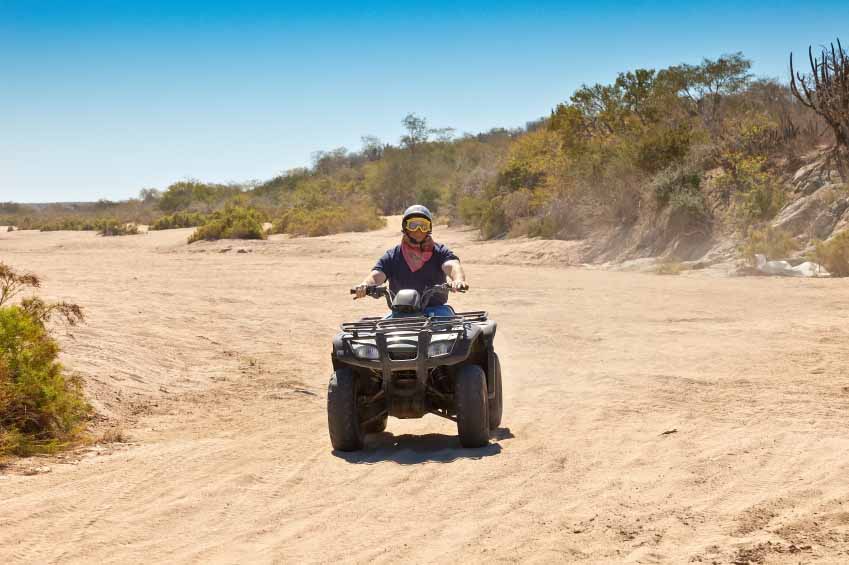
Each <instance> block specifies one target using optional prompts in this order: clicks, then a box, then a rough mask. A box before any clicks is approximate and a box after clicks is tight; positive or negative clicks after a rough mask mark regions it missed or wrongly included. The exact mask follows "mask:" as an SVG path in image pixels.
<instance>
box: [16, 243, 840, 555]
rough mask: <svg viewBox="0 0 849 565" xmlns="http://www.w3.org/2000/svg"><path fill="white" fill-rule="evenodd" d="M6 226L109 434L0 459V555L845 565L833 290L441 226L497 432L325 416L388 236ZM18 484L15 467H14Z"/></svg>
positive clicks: (816, 283) (368, 305)
mask: <svg viewBox="0 0 849 565" xmlns="http://www.w3.org/2000/svg"><path fill="white" fill-rule="evenodd" d="M190 231H191V230H170V231H165V232H151V233H147V234H143V235H137V236H129V237H111V238H103V237H97V236H95V235H94V234H92V233H73V232H54V233H36V232H27V231H24V232H12V233H0V260H2V261H4V262H7V263H9V264H11V265H13V266H14V267H16V268H20V269H24V270H31V271H33V272H36V273H38V274H40V275H42V276H43V278H44V280H45V284H44V288H43V289H42V292H41V294H42V296H45V297H47V298H51V299H63V300H70V301H73V302H77V303H79V304H81V305H83V306H85V308H86V312H87V314H88V321H87V323H86V324H85V325H83V326H81V327H79V328H75V329H73V330H72V331H71V332H66V331H60V332H59V335H60V341H61V344H62V347H63V350H64V351H63V362H64V363H65V364H66V366H67V367H68V368H69V369H70V370H73V371H77V372H79V373H80V374H82V375H83V376H84V378H85V380H86V383H87V390H88V391H89V394H90V396H91V397H92V399H93V400H92V401H93V403H94V404H95V406H96V407H97V409H98V411H99V412H100V414H101V415H102V417H101V419H100V420H98V422H96V424H97V425H99V426H101V427H103V426H120V429H121V430H122V432H123V434H124V435H126V436H127V438H128V440H127V442H126V443H113V444H108V445H105V446H94V447H86V448H82V449H79V450H76V451H74V452H72V453H69V454H65V455H62V456H60V457H56V456H54V457H46V458H31V459H27V460H23V461H22V462H18V463H16V464H14V465H12V466H10V467H8V468H7V469H6V470H5V471H0V473H2V474H0V563H34V562H39V563H52V562H55V563H139V562H144V563H164V562H167V563H307V562H309V563H312V562H318V563H324V562H327V563H330V562H337V561H344V562H352V563H372V562H377V563H392V562H415V563H431V562H438V563H444V562H464V563H476V562H486V563H491V562H532V563H552V562H564V563H689V562H696V563H699V562H701V563H747V562H751V563H782V564H783V563H787V564H789V563H794V564H795V563H799V562H804V563H810V562H821V563H846V562H849V481H847V476H849V432H847V428H849V376H847V372H846V364H847V360H849V341H848V340H847V338H849V286H847V283H846V281H845V280H837V279H835V280H831V279H829V280H797V279H782V278H775V279H772V278H717V277H716V276H708V275H707V274H705V273H698V272H694V273H686V274H684V275H681V276H667V277H664V276H657V275H653V274H641V273H630V272H628V273H626V272H613V271H606V270H598V269H582V268H577V267H570V266H569V263H570V258H571V257H573V256H577V254H573V253H572V251H573V250H574V249H577V247H576V245H578V244H572V243H569V242H558V243H557V244H554V245H547V244H546V243H545V242H539V241H533V240H523V241H500V242H485V243H484V242H478V241H476V240H475V233H474V232H472V231H469V230H462V229H455V228H446V227H441V228H439V229H438V231H437V233H436V234H435V235H436V238H437V240H438V241H443V242H445V243H448V244H449V245H450V246H451V247H452V248H454V250H455V251H456V252H457V253H458V255H459V256H460V257H461V259H462V260H463V262H464V264H465V265H466V269H467V271H468V276H469V281H470V283H471V286H472V289H471V291H470V292H469V293H468V294H466V295H462V296H455V297H452V303H453V304H454V305H455V307H457V308H458V309H470V310H471V309H487V310H489V312H490V314H491V316H492V317H493V318H495V319H496V320H498V322H499V331H498V336H497V338H496V347H497V350H498V351H499V354H500V356H501V359H502V365H503V373H504V393H505V410H504V420H503V427H502V428H501V429H499V430H497V432H496V433H495V436H494V438H493V441H492V444H491V445H490V446H489V447H486V448H482V449H474V450H465V449H461V448H459V444H458V441H457V439H456V429H455V427H454V425H453V424H452V423H451V422H449V421H447V420H442V419H440V418H437V417H436V416H428V417H426V418H424V419H421V420H405V421H401V420H397V419H394V418H390V420H389V427H388V432H387V433H384V434H380V435H376V436H370V438H369V440H368V442H367V446H366V449H365V450H364V451H362V452H359V453H354V454H336V453H333V452H332V451H331V448H330V442H329V439H328V436H327V428H326V413H325V402H326V386H327V380H328V377H329V373H330V361H329V353H330V340H331V337H332V335H333V334H334V333H335V331H336V328H337V327H338V325H339V323H341V322H343V321H347V320H352V319H355V318H356V317H358V316H362V315H366V314H377V313H380V312H382V310H383V308H382V305H381V303H380V302H377V301H374V300H370V299H369V300H361V301H357V302H354V301H352V300H351V299H350V296H349V294H348V288H349V287H350V286H351V285H353V284H354V283H356V282H358V281H359V280H361V279H362V277H363V276H364V275H365V273H366V272H367V271H368V270H369V268H370V267H371V265H372V264H373V263H374V261H375V260H376V258H377V257H378V256H379V254H380V253H381V252H382V251H383V250H384V249H385V248H387V247H389V246H391V245H394V243H395V242H396V239H397V234H396V231H395V229H394V226H393V227H391V228H387V229H386V230H383V231H380V232H374V233H369V234H340V235H335V236H330V237H323V238H310V239H307V238H304V239H294V238H288V237H286V236H273V237H272V238H271V239H270V240H268V241H257V242H241V241H226V242H215V243H197V244H193V245H191V246H188V245H186V244H185V240H186V238H187V236H188V234H189V232H190ZM27 469H30V471H29V472H31V473H32V474H24V473H25V471H26V470H27Z"/></svg>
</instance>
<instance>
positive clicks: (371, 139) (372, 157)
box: [360, 135, 384, 161]
mask: <svg viewBox="0 0 849 565" xmlns="http://www.w3.org/2000/svg"><path fill="white" fill-rule="evenodd" d="M360 141H362V143H363V148H362V150H361V151H360V153H361V154H362V156H363V157H365V159H366V161H379V160H380V158H381V157H383V150H384V147H383V142H381V141H380V139H378V138H377V137H375V136H373V135H364V136H362V137H361V138H360Z"/></svg>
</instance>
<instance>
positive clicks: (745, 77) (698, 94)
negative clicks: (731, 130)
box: [657, 53, 752, 131]
mask: <svg viewBox="0 0 849 565" xmlns="http://www.w3.org/2000/svg"><path fill="white" fill-rule="evenodd" d="M751 67H752V62H751V61H750V60H748V59H746V58H745V57H744V56H743V54H742V53H732V54H730V55H722V56H721V57H719V58H718V59H716V60H711V59H703V60H702V63H701V64H700V65H687V64H683V65H677V66H674V67H669V68H668V69H664V70H662V71H660V72H659V73H658V75H657V80H658V81H660V82H661V83H663V84H664V85H666V86H668V87H671V88H672V89H674V90H675V91H676V92H678V94H679V95H680V96H681V97H683V98H684V99H685V100H687V101H689V102H690V103H691V107H692V109H691V113H692V114H693V115H697V116H701V117H702V119H703V120H704V123H705V125H706V126H707V127H708V128H710V129H711V130H714V131H715V130H716V129H717V128H718V126H719V119H718V118H719V109H720V104H721V102H722V99H723V97H725V96H728V95H731V94H737V93H738V92H740V91H742V90H744V89H745V88H746V87H747V86H748V84H749V82H750V81H751V80H752V75H751V73H749V69H750V68H751Z"/></svg>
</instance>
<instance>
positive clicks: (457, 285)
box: [451, 281, 469, 292]
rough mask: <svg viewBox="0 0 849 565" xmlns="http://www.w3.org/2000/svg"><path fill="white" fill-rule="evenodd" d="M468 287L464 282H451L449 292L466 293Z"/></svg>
mask: <svg viewBox="0 0 849 565" xmlns="http://www.w3.org/2000/svg"><path fill="white" fill-rule="evenodd" d="M467 290H469V285H468V284H467V283H466V281H451V292H466V291H467Z"/></svg>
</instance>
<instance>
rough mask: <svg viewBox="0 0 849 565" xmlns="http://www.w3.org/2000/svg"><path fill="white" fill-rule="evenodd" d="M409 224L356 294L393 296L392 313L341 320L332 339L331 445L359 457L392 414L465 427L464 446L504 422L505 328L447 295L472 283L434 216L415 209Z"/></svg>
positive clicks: (483, 439)
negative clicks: (443, 241) (499, 334)
mask: <svg viewBox="0 0 849 565" xmlns="http://www.w3.org/2000/svg"><path fill="white" fill-rule="evenodd" d="M401 227H402V230H403V234H404V236H403V239H402V240H401V245H398V246H396V247H394V248H392V249H390V250H388V251H387V252H386V253H385V254H384V255H383V257H381V258H380V260H379V261H378V262H377V265H375V266H374V269H372V271H371V273H370V274H369V275H368V277H366V279H365V280H364V281H363V282H362V284H360V285H359V286H357V287H355V288H352V289H351V294H353V295H355V298H363V297H365V296H371V297H372V298H377V299H380V298H385V299H386V303H387V305H388V306H389V308H390V310H391V312H390V314H389V315H387V316H384V317H364V318H361V319H359V320H357V321H355V322H347V323H343V324H342V325H341V326H340V328H339V329H340V331H339V333H337V334H336V335H335V336H334V338H333V349H332V352H331V361H332V363H333V373H332V374H331V376H330V383H329V385H328V389H327V425H328V431H329V432H330V443H331V444H332V445H333V448H334V449H337V450H339V451H355V450H357V449H362V448H363V446H364V440H365V435H366V434H368V433H379V432H382V431H384V430H385V429H386V423H387V419H388V418H389V416H392V417H394V418H401V419H408V418H422V417H423V416H424V415H425V414H435V415H437V416H440V417H442V418H447V419H448V420H451V421H453V422H456V423H457V435H458V436H459V439H460V445H462V446H463V447H483V446H485V445H486V444H487V443H489V437H490V432H491V431H492V430H494V429H496V428H498V426H499V425H500V424H501V412H502V398H501V364H500V362H499V359H498V354H496V353H495V345H494V343H493V342H494V340H495V331H496V327H497V324H496V323H495V320H490V319H489V317H488V315H487V313H486V312H484V311H472V312H459V313H457V312H454V309H453V308H451V307H450V306H448V305H447V304H446V301H447V298H448V293H449V291H454V292H458V291H461V292H462V291H465V290H466V289H468V285H467V284H466V277H465V276H464V273H463V269H462V268H461V267H460V260H459V259H458V258H457V256H456V255H454V253H452V252H451V250H450V249H448V248H447V247H445V246H444V245H440V244H437V243H434V242H433V238H432V237H431V232H432V231H433V217H432V216H431V214H430V211H429V210H428V209H427V208H425V207H424V206H420V205H416V206H411V207H409V208H407V210H406V211H405V212H404V217H403V219H402V221H401ZM446 277H448V278H450V279H451V282H450V283H446ZM387 279H388V280H389V288H388V289H387V288H386V287H385V286H381V285H382V283H384V282H385V281H386V280H387Z"/></svg>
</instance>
